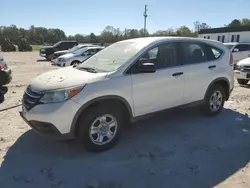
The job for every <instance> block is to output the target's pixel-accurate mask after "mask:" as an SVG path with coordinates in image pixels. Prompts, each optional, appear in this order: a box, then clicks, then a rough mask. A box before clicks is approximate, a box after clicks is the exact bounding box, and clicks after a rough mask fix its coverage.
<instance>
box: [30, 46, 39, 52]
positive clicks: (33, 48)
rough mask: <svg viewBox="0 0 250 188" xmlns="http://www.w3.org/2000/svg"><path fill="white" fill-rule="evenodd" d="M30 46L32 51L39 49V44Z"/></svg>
mask: <svg viewBox="0 0 250 188" xmlns="http://www.w3.org/2000/svg"><path fill="white" fill-rule="evenodd" d="M31 46H32V51H39V50H40V47H41V46H40V45H31Z"/></svg>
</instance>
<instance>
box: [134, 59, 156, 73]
mask: <svg viewBox="0 0 250 188" xmlns="http://www.w3.org/2000/svg"><path fill="white" fill-rule="evenodd" d="M138 71H139V72H140V73H154V72H156V68H155V64H154V63H149V62H144V63H141V64H140V65H139V66H138Z"/></svg>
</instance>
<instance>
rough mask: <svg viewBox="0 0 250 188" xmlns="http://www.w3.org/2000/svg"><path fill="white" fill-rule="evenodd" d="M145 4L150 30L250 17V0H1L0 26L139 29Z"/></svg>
mask: <svg viewBox="0 0 250 188" xmlns="http://www.w3.org/2000/svg"><path fill="white" fill-rule="evenodd" d="M145 4H147V5H148V18H147V29H148V31H149V32H150V33H152V32H155V31H157V30H164V29H168V28H173V29H176V28H179V27H180V26H183V25H185V26H188V27H189V28H190V29H194V24H193V23H194V22H195V21H200V22H205V23H207V24H208V25H210V26H211V27H222V26H224V24H228V23H230V22H231V21H232V20H233V19H236V18H237V19H242V18H250V11H249V8H250V0H122V1H119V0H89V1H87V0H0V7H1V11H0V25H4V26H9V25H11V24H14V25H16V26H17V27H22V28H25V29H28V28H29V27H30V26H31V25H34V26H35V27H46V28H59V29H62V30H63V31H64V32H65V34H66V35H74V34H77V33H80V34H89V33H91V32H93V33H95V34H100V32H101V31H102V30H103V29H104V28H105V27H106V26H108V25H110V26H113V27H115V28H120V29H121V30H123V29H125V28H130V29H132V28H135V29H140V28H143V26H144V17H143V12H144V6H145Z"/></svg>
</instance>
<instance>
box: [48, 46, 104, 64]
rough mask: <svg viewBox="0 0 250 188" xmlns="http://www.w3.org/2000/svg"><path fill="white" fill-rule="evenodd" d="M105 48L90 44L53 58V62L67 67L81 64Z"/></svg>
mask: <svg viewBox="0 0 250 188" xmlns="http://www.w3.org/2000/svg"><path fill="white" fill-rule="evenodd" d="M102 49H104V47H102V46H90V47H85V48H81V49H78V50H76V51H74V52H72V53H67V54H65V55H62V56H60V57H58V58H57V59H54V60H52V62H53V64H55V65H58V66H60V67H67V66H71V65H75V64H80V63H82V62H83V61H84V60H86V59H88V58H89V57H90V56H92V55H94V54H96V53H97V52H99V51H101V50H102Z"/></svg>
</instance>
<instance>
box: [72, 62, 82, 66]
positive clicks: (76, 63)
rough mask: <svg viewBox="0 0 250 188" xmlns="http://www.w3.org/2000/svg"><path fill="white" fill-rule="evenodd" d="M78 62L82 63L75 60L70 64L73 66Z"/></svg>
mask: <svg viewBox="0 0 250 188" xmlns="http://www.w3.org/2000/svg"><path fill="white" fill-rule="evenodd" d="M78 64H80V62H79V61H73V62H72V63H71V64H70V65H71V66H72V65H78Z"/></svg>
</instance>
